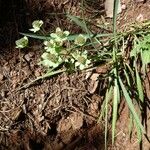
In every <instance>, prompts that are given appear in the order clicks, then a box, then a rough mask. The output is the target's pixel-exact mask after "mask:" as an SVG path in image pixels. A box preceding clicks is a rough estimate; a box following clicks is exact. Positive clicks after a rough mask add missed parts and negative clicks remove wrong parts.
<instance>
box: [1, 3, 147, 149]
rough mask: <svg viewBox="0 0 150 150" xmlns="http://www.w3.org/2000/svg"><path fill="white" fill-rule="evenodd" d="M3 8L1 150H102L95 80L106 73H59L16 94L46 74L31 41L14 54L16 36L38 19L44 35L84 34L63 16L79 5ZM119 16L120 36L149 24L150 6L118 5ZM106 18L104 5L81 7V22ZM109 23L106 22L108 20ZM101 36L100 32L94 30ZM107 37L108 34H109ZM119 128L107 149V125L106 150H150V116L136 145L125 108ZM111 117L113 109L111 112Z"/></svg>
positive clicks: (100, 91) (76, 11) (99, 96)
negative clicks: (56, 31)
mask: <svg viewBox="0 0 150 150" xmlns="http://www.w3.org/2000/svg"><path fill="white" fill-rule="evenodd" d="M8 2H9V3H5V2H2V4H1V5H2V6H4V7H3V8H2V9H1V14H3V15H4V16H5V13H6V14H7V15H6V16H7V17H4V16H2V15H1V14H0V18H2V20H3V22H2V24H1V27H0V149H2V150H5V149H6V150H9V149H16V150H21V149H24V150H38V149H39V150H42V149H43V150H63V149H64V150H88V149H89V150H104V123H103V122H102V123H99V124H97V119H98V116H99V112H100V111H101V104H102V101H103V97H104V92H103V89H104V88H105V85H104V84H103V83H104V79H100V80H99V81H98V82H97V81H96V80H95V78H96V76H97V75H98V76H100V75H101V74H102V73H103V72H106V68H105V67H97V68H96V69H95V70H93V71H92V72H91V75H90V76H89V77H88V78H87V73H86V72H76V73H72V74H69V73H62V74H59V75H57V76H53V77H51V78H48V79H44V80H41V81H39V82H36V83H35V84H34V85H32V86H30V87H27V88H25V89H22V90H19V91H18V90H17V89H18V88H20V87H21V86H23V85H24V84H26V83H29V82H30V81H31V80H33V79H35V78H37V77H38V76H40V75H42V74H44V69H43V68H41V67H40V66H38V65H37V63H38V62H39V59H40V55H41V53H42V47H41V44H40V42H35V41H34V40H32V41H31V43H30V44H31V45H32V46H31V47H29V48H27V49H25V50H18V49H15V45H14V42H15V40H16V39H17V38H19V37H20V36H19V32H27V30H28V29H29V27H30V26H31V23H32V21H33V20H34V19H42V20H43V21H44V22H45V24H44V29H45V32H48V33H50V32H51V31H53V30H54V29H55V28H56V27H57V26H60V27H62V28H63V29H67V30H69V31H70V32H71V33H80V32H82V30H81V29H80V28H79V27H78V26H77V25H75V24H74V23H72V22H70V20H69V19H67V18H66V17H65V15H64V14H63V13H65V12H66V11H67V12H69V13H70V14H71V15H76V16H77V15H80V16H82V12H81V1H80V0H75V1H73V0H38V1H35V0H30V1H28V3H27V4H26V3H25V1H23V0H22V1H21V0H20V1H17V2H16V1H13V0H10V1H8ZM122 5H123V6H124V7H123V10H122V13H121V14H120V15H119V17H118V27H119V30H126V29H127V28H129V27H130V26H129V25H130V24H132V23H134V22H135V21H136V22H140V21H144V20H147V19H150V1H149V0H147V1H146V2H145V3H143V2H136V1H134V0H122ZM101 15H104V16H105V13H104V7H103V3H102V2H99V1H97V5H96V6H95V5H89V3H87V4H86V5H85V12H84V16H85V17H87V18H90V19H91V20H92V19H93V22H98V20H100V19H101ZM108 20H109V21H110V19H108ZM93 30H94V31H95V32H99V33H102V32H103V31H102V30H101V29H95V27H94V28H93ZM108 32H109V31H108ZM149 81H150V73H149V74H148V77H147V78H146V79H145V81H144V84H145V91H146V92H145V93H146V95H147V99H148V101H150V82H149ZM121 105H122V106H121V108H122V109H121V111H120V114H119V119H118V122H117V135H116V141H115V144H114V146H112V145H111V120H110V125H109V126H110V132H109V135H108V147H109V148H108V149H110V150H113V149H114V150H123V149H124V150H138V149H143V150H150V143H149V140H148V137H149V136H150V126H149V124H150V110H149V109H148V108H147V109H146V110H145V113H144V115H146V116H147V120H145V122H146V124H147V127H146V128H147V133H148V134H147V135H148V137H147V138H145V137H143V142H142V144H141V145H139V143H138V140H137V135H136V132H135V131H133V133H132V137H131V139H130V137H129V134H128V121H129V118H128V115H129V110H128V108H127V106H126V104H125V103H124V102H122V103H121ZM110 113H111V108H110Z"/></svg>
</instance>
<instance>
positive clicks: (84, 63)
mask: <svg viewBox="0 0 150 150" xmlns="http://www.w3.org/2000/svg"><path fill="white" fill-rule="evenodd" d="M72 56H73V58H74V59H75V60H76V62H75V67H79V69H80V70H83V69H85V68H86V67H88V65H89V64H90V63H91V61H90V60H89V59H88V57H87V51H84V52H79V51H76V52H75V53H73V54H72Z"/></svg>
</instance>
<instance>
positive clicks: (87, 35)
mask: <svg viewBox="0 0 150 150" xmlns="http://www.w3.org/2000/svg"><path fill="white" fill-rule="evenodd" d="M20 34H21V35H24V36H27V37H31V38H34V39H39V40H50V39H51V37H50V36H48V35H45V36H43V35H37V34H33V33H20ZM82 35H83V36H85V37H86V38H93V37H107V36H112V34H111V33H110V34H97V35H94V34H90V35H89V34H82ZM77 36H79V34H75V35H69V36H68V37H67V38H68V40H69V41H73V40H75V38H76V37H77Z"/></svg>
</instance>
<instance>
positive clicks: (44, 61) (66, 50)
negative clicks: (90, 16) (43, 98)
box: [16, 0, 150, 148]
mask: <svg viewBox="0 0 150 150" xmlns="http://www.w3.org/2000/svg"><path fill="white" fill-rule="evenodd" d="M117 7H118V0H115V3H114V17H113V32H112V33H109V34H108V33H106V34H93V33H92V32H91V31H90V29H89V28H88V26H87V24H86V21H85V18H84V17H83V18H79V17H75V16H71V15H67V17H68V18H69V19H71V20H72V21H73V22H75V23H76V24H77V25H78V26H79V27H81V29H82V30H83V32H84V33H83V34H77V35H70V33H69V32H68V31H63V30H61V29H60V28H56V31H55V32H54V33H51V34H50V35H38V34H27V33H21V34H22V35H24V37H23V38H21V39H20V40H18V41H16V45H17V46H16V47H17V48H24V47H26V46H28V38H27V37H31V38H36V39H40V40H43V45H44V52H43V54H42V55H41V61H40V62H39V65H43V66H44V67H46V68H47V73H46V74H45V75H44V76H41V77H39V78H37V79H35V80H33V81H31V82H30V83H28V84H27V85H25V86H23V87H21V88H20V89H22V88H25V87H27V86H29V85H31V84H32V83H34V82H36V81H38V80H40V79H43V78H46V77H49V76H52V75H55V74H58V73H61V72H64V71H66V70H78V69H79V70H83V69H86V68H88V67H89V66H90V65H92V66H94V65H95V62H96V63H101V62H103V63H105V64H110V65H111V67H110V68H109V69H110V70H109V72H108V74H106V75H105V76H104V77H106V82H107V89H106V94H105V97H104V101H103V104H102V107H101V108H102V109H101V112H100V117H99V119H98V120H99V121H101V120H102V119H104V120H105V148H107V133H108V131H107V130H108V129H107V128H108V122H109V119H108V118H109V116H108V109H109V108H108V105H109V104H111V105H112V110H113V111H112V144H113V143H114V140H115V135H116V121H117V118H118V110H119V105H120V103H121V102H122V100H125V101H126V104H127V105H128V108H129V110H130V114H129V117H130V120H131V121H130V122H131V124H130V126H132V127H133V125H135V126H136V129H137V133H138V139H139V142H140V141H141V140H142V134H143V133H145V130H144V127H143V125H142V123H141V121H140V120H141V118H140V113H139V114H138V113H137V111H136V107H138V112H142V111H143V110H142V105H141V104H142V103H143V102H144V91H143V85H142V76H141V74H142V73H145V72H146V68H147V65H148V64H149V63H150V42H149V40H150V33H149V30H147V29H149V26H150V22H149V23H148V22H146V23H145V24H143V25H140V26H135V25H134V26H135V27H133V28H132V29H131V30H129V31H127V32H125V33H118V32H117V26H116V20H117ZM34 23H35V24H36V25H35V24H34ZM42 24H43V23H42V21H34V22H33V24H32V25H33V29H32V30H31V31H33V32H37V31H39V29H40V27H41V26H42ZM143 26H144V27H143ZM145 26H146V28H145ZM104 38H107V41H109V42H107V41H105V40H103V39H104ZM129 40H130V41H132V50H131V52H129V53H130V55H127V52H126V51H125V50H126V48H127V47H128V42H129ZM96 44H99V48H96V46H95V45H96ZM89 46H90V48H91V47H92V50H93V52H90V51H89V49H88V48H89ZM140 62H142V72H140V70H141V66H140ZM61 68H64V69H61ZM132 87H134V92H133V91H132V90H131V89H132ZM123 97H124V99H123Z"/></svg>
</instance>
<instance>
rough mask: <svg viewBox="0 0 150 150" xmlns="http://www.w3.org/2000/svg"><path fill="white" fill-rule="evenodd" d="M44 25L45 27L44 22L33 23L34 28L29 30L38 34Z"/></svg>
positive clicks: (36, 21)
mask: <svg viewBox="0 0 150 150" xmlns="http://www.w3.org/2000/svg"><path fill="white" fill-rule="evenodd" d="M42 25H43V21H42V20H35V21H33V23H32V27H33V28H32V29H29V30H30V31H32V32H34V33H35V32H37V31H39V30H40V28H41V26H42Z"/></svg>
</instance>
